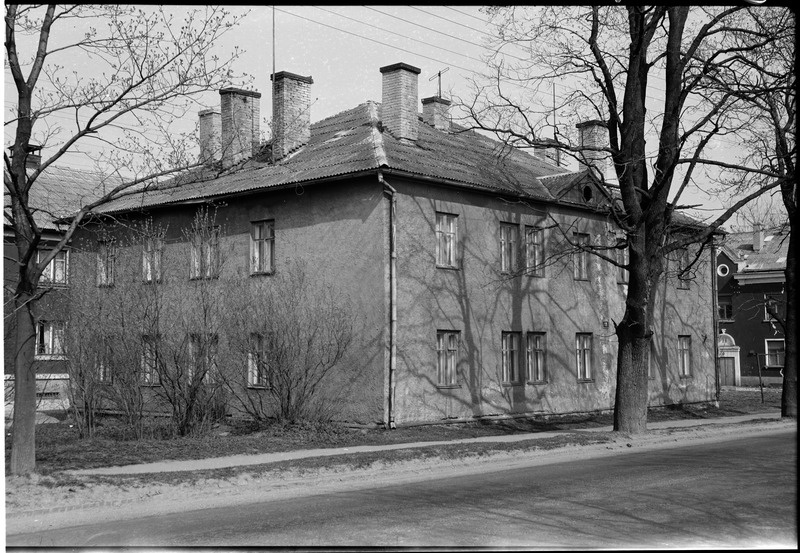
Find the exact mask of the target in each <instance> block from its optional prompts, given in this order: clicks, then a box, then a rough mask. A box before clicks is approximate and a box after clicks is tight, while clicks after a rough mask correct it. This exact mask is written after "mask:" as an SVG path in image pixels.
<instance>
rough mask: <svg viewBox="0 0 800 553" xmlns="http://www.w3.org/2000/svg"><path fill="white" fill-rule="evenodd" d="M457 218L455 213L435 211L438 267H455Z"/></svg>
mask: <svg viewBox="0 0 800 553" xmlns="http://www.w3.org/2000/svg"><path fill="white" fill-rule="evenodd" d="M457 220H458V216H457V215H449V214H447V213H438V212H437V213H436V265H437V266H438V267H449V268H456V267H457V266H456V250H457V248H458V233H457V232H456V229H457V226H456V222H457Z"/></svg>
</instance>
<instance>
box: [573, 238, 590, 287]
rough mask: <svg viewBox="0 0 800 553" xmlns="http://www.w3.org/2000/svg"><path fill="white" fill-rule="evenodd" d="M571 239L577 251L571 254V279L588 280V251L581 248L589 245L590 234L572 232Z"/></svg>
mask: <svg viewBox="0 0 800 553" xmlns="http://www.w3.org/2000/svg"><path fill="white" fill-rule="evenodd" d="M572 239H573V241H574V243H575V245H576V247H577V248H578V251H576V252H573V254H572V277H573V280H579V281H588V280H590V275H589V251H588V250H586V249H583V248H585V247H587V246H590V245H591V243H592V241H591V235H590V234H589V233H587V232H573V233H572Z"/></svg>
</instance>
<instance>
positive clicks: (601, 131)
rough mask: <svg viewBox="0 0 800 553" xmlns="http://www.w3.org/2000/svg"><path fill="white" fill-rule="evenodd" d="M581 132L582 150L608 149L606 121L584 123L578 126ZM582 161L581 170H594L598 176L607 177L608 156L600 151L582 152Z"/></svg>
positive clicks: (580, 162) (580, 163)
mask: <svg viewBox="0 0 800 553" xmlns="http://www.w3.org/2000/svg"><path fill="white" fill-rule="evenodd" d="M576 127H577V129H578V131H579V132H580V144H581V148H606V147H608V125H607V124H606V123H605V121H599V120H592V121H584V122H583V123H578V124H577V125H576ZM581 156H582V158H583V159H582V160H581V161H579V166H580V168H581V169H587V168H592V169H594V171H595V174H596V175H600V176H602V177H603V178H605V177H606V165H607V161H606V160H607V159H608V154H607V153H606V152H602V151H599V150H583V151H581Z"/></svg>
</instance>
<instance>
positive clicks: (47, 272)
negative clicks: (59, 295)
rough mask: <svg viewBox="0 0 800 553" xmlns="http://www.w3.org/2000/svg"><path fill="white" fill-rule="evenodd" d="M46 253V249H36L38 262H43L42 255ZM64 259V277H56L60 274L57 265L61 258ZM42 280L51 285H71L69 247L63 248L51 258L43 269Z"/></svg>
mask: <svg viewBox="0 0 800 553" xmlns="http://www.w3.org/2000/svg"><path fill="white" fill-rule="evenodd" d="M44 255H45V250H41V249H37V250H36V263H37V264H38V263H41V262H42V257H44ZM60 257H61V258H62V259H63V265H64V266H63V268H62V275H63V278H61V279H56V276H57V274H58V272H57V269H56V265H57V264H58V260H59V258H60ZM39 281H40V282H42V283H43V284H47V285H50V286H68V285H69V250H68V249H67V248H63V249H62V250H61V251H59V252H58V253H57V254H56V256H55V257H54V258H53V259H51V260H50V263H48V264H47V266H46V267H45V268H44V269H43V270H42V276H41V277H40V279H39Z"/></svg>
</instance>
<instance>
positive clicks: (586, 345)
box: [575, 332, 594, 382]
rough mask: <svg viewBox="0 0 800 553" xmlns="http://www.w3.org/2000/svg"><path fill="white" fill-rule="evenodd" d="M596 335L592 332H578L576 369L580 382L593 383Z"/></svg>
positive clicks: (576, 336) (576, 337)
mask: <svg viewBox="0 0 800 553" xmlns="http://www.w3.org/2000/svg"><path fill="white" fill-rule="evenodd" d="M593 343H594V335H593V334H592V333H591V332H578V333H576V334H575V368H576V370H577V374H578V380H579V381H586V382H588V381H591V380H592V379H593V378H594V376H593V374H592V349H593Z"/></svg>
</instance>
